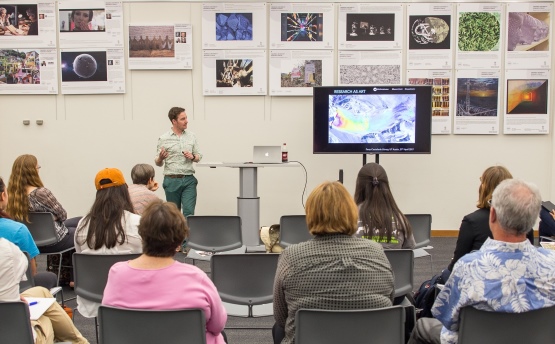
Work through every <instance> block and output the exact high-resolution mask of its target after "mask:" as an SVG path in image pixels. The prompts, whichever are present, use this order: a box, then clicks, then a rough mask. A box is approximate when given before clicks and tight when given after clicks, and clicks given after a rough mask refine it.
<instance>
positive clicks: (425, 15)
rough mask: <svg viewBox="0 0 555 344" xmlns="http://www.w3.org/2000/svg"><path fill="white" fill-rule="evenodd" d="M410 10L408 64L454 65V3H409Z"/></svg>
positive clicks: (427, 66)
mask: <svg viewBox="0 0 555 344" xmlns="http://www.w3.org/2000/svg"><path fill="white" fill-rule="evenodd" d="M407 14H408V17H407V18H408V23H407V30H408V35H407V52H408V54H407V64H408V68H411V69H451V68H453V62H452V61H453V49H451V47H452V46H453V42H452V41H453V36H454V34H453V24H452V22H453V4H450V3H436V4H408V5H407Z"/></svg>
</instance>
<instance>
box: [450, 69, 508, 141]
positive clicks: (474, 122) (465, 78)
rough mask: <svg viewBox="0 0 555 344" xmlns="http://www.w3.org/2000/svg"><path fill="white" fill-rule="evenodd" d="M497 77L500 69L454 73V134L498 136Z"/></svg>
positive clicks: (498, 80)
mask: <svg viewBox="0 0 555 344" xmlns="http://www.w3.org/2000/svg"><path fill="white" fill-rule="evenodd" d="M500 75H501V71H500V70H495V71H492V70H487V71H484V70H469V69H459V70H457V73H456V79H455V85H456V89H455V94H456V99H455V101H456V104H455V113H454V114H455V123H454V128H455V129H454V133H455V134H489V135H491V134H498V133H499V105H500V101H501V97H500V94H499V92H500V86H501V85H500V83H501V80H500Z"/></svg>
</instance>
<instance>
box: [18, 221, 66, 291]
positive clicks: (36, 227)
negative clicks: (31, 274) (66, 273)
mask: <svg viewBox="0 0 555 344" xmlns="http://www.w3.org/2000/svg"><path fill="white" fill-rule="evenodd" d="M23 224H25V225H26V226H27V228H29V232H31V236H32V237H33V240H34V241H35V244H36V245H37V247H38V249H39V251H41V247H45V246H51V245H54V244H56V243H57V242H58V236H57V234H56V226H55V225H54V215H52V213H44V212H32V211H31V212H29V222H26V221H23ZM73 249H74V247H73V246H72V247H70V248H67V249H65V250H62V251H58V252H49V253H41V254H57V255H59V256H60V263H59V264H58V273H57V276H58V283H57V285H60V274H61V272H62V254H63V253H65V252H68V251H71V250H73ZM66 267H71V266H66Z"/></svg>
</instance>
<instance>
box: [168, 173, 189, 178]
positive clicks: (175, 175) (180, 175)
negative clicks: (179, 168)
mask: <svg viewBox="0 0 555 344" xmlns="http://www.w3.org/2000/svg"><path fill="white" fill-rule="evenodd" d="M165 177H168V178H184V177H187V175H185V174H166V175H165Z"/></svg>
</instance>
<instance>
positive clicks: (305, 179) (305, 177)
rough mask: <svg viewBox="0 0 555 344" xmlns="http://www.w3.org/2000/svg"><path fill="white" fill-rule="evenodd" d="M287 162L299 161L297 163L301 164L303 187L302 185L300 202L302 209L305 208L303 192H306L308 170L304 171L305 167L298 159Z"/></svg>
mask: <svg viewBox="0 0 555 344" xmlns="http://www.w3.org/2000/svg"><path fill="white" fill-rule="evenodd" d="M289 162H297V163H299V165H301V166H302V167H303V170H304V187H303V193H302V195H301V204H302V206H303V209H304V208H305V206H304V194H305V192H306V184H307V183H308V172H307V171H306V167H305V166H304V165H303V163H302V162H300V161H289Z"/></svg>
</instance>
